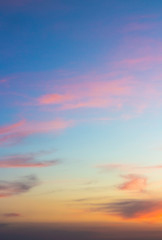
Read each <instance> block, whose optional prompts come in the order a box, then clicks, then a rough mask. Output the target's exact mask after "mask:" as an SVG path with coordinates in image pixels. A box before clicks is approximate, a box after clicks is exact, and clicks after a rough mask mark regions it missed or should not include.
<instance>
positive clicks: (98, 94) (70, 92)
mask: <svg viewBox="0 0 162 240" xmlns="http://www.w3.org/2000/svg"><path fill="white" fill-rule="evenodd" d="M91 77H92V76H91ZM94 77H95V78H97V79H98V78H100V77H101V76H98V77H97V76H94ZM102 78H106V76H105V75H103V76H102ZM132 89H133V82H132V81H131V79H130V78H126V79H124V78H123V79H119V80H113V81H106V80H102V79H100V81H96V80H95V81H89V82H82V83H78V84H69V85H65V86H63V87H60V88H58V90H57V91H56V92H55V93H51V94H49V93H48V94H45V95H42V96H40V97H39V98H38V99H37V103H38V104H39V105H47V104H53V105H55V104H57V105H58V104H59V109H61V110H65V109H77V108H105V107H112V106H113V107H120V106H121V105H122V104H123V102H124V100H123V99H122V98H121V97H127V96H130V95H131V93H132Z"/></svg>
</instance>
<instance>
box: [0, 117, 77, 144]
mask: <svg viewBox="0 0 162 240" xmlns="http://www.w3.org/2000/svg"><path fill="white" fill-rule="evenodd" d="M73 124H74V122H73V121H71V120H67V121H66V120H63V119H57V120H53V121H47V122H27V121H26V120H23V121H19V122H17V123H15V124H11V125H5V126H1V127H0V144H4V143H9V144H12V143H17V142H19V141H21V140H22V139H23V138H25V137H27V136H29V135H33V134H39V133H50V132H58V131H61V130H64V129H66V128H68V127H71V126H72V125H73Z"/></svg>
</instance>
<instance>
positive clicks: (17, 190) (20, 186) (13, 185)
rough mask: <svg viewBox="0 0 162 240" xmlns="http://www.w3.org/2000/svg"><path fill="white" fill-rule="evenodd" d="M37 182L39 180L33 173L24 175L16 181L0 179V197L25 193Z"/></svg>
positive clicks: (36, 184)
mask: <svg viewBox="0 0 162 240" xmlns="http://www.w3.org/2000/svg"><path fill="white" fill-rule="evenodd" d="M38 184H39V181H38V179H37V177H35V176H34V175H30V176H26V177H24V178H21V179H20V180H18V181H0V198H6V197H12V196H15V195H19V194H23V193H26V192H28V191H30V190H31V189H32V188H34V187H36V186H38Z"/></svg>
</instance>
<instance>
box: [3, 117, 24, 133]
mask: <svg viewBox="0 0 162 240" xmlns="http://www.w3.org/2000/svg"><path fill="white" fill-rule="evenodd" d="M24 124H25V121H24V120H23V121H20V122H17V123H14V124H11V125H5V126H2V127H0V134H6V133H11V132H14V131H15V130H16V129H17V128H19V127H21V126H23V125H24Z"/></svg>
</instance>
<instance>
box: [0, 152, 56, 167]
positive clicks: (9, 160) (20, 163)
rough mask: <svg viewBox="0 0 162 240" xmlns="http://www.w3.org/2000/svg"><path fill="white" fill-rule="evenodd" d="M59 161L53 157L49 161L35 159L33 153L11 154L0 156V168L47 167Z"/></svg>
mask: <svg viewBox="0 0 162 240" xmlns="http://www.w3.org/2000/svg"><path fill="white" fill-rule="evenodd" d="M59 163H60V161H59V160H57V159H55V160H51V161H37V159H36V158H35V156H34V155H32V154H26V155H25V154H24V155H13V156H7V157H1V158H0V168H36V167H49V166H55V165H57V164H59Z"/></svg>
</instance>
